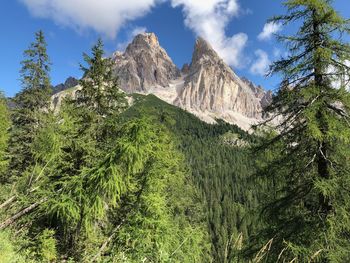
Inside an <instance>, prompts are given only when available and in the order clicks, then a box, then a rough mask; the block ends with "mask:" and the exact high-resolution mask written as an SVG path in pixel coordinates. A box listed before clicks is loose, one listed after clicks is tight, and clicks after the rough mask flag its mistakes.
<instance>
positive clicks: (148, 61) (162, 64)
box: [113, 33, 180, 93]
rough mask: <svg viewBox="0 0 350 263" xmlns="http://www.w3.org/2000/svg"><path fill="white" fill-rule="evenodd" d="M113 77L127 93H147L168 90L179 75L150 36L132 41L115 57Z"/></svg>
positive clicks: (154, 39) (151, 35)
mask: <svg viewBox="0 0 350 263" xmlns="http://www.w3.org/2000/svg"><path fill="white" fill-rule="evenodd" d="M113 59H114V61H115V64H116V66H115V74H116V75H117V76H118V77H119V80H120V84H121V88H122V89H123V90H124V91H126V92H127V93H133V92H142V91H148V90H149V88H150V87H154V86H161V87H167V86H168V85H169V83H170V81H171V80H173V79H176V78H178V77H180V71H179V69H178V68H177V67H176V66H175V64H174V63H173V62H172V60H171V59H170V57H169V56H168V54H167V53H166V52H165V50H164V49H163V48H162V47H160V45H159V42H158V38H157V37H156V35H155V34H153V33H143V34H139V35H137V36H136V37H135V39H134V40H133V41H132V43H131V44H129V45H128V47H127V48H126V50H125V52H124V53H120V52H117V53H115V54H114V56H113Z"/></svg>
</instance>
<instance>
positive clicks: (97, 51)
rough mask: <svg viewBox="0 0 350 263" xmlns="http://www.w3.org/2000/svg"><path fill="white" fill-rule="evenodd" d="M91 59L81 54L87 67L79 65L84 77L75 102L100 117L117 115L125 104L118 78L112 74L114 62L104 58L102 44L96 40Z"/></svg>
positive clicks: (99, 40)
mask: <svg viewBox="0 0 350 263" xmlns="http://www.w3.org/2000/svg"><path fill="white" fill-rule="evenodd" d="M91 51H92V57H90V56H89V55H87V54H85V53H84V54H83V56H84V61H85V62H86V64H87V67H85V66H84V65H81V66H80V67H81V70H82V71H83V73H84V77H83V78H82V79H81V80H80V85H81V87H82V89H81V91H80V92H79V94H78V96H77V102H78V103H80V104H82V105H84V107H88V108H89V109H92V110H94V111H96V112H97V114H98V115H100V116H104V117H105V116H106V115H109V114H119V113H120V112H121V111H123V110H124V109H125V108H126V106H127V102H126V99H125V95H124V94H123V92H121V90H120V89H119V83H118V78H117V77H116V76H115V75H114V74H113V65H114V62H113V61H112V59H111V58H105V57H103V56H104V50H103V42H102V40H101V39H98V41H97V43H96V44H95V45H94V46H93V47H92V50H91Z"/></svg>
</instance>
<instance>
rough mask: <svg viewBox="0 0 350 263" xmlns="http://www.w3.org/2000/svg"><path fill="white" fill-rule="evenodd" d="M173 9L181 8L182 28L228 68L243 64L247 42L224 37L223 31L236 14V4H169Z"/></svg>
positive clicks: (214, 0) (195, 0) (194, 0)
mask: <svg viewBox="0 0 350 263" xmlns="http://www.w3.org/2000/svg"><path fill="white" fill-rule="evenodd" d="M171 3H172V6H173V7H182V10H183V13H184V16H185V25H186V26H187V27H188V28H190V29H191V30H193V31H194V32H195V34H196V35H198V36H201V37H203V38H204V39H206V40H207V41H208V42H209V43H210V44H211V45H212V46H213V48H214V49H215V50H216V51H217V52H218V53H219V55H220V56H221V57H222V58H223V59H224V60H225V61H226V63H228V64H229V65H231V66H234V67H240V66H242V63H244V60H245V59H244V57H243V56H242V52H243V50H244V48H245V46H246V43H247V41H248V36H247V35H246V34H245V33H238V34H235V35H233V36H227V35H226V34H225V29H226V27H227V25H228V23H229V22H230V20H231V19H232V18H233V17H235V16H237V15H238V14H239V10H240V8H239V5H238V2H237V0H171Z"/></svg>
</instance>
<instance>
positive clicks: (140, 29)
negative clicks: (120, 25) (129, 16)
mask: <svg viewBox="0 0 350 263" xmlns="http://www.w3.org/2000/svg"><path fill="white" fill-rule="evenodd" d="M146 31H147V28H146V27H134V28H133V29H132V30H131V32H130V33H128V36H127V39H126V41H124V42H121V43H118V45H117V50H118V51H124V50H125V48H126V47H127V46H128V44H129V43H130V42H131V41H132V40H133V39H134V37H135V36H137V35H138V34H141V33H145V32H146Z"/></svg>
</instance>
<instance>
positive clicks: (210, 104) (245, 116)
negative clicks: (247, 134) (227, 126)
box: [175, 38, 262, 128]
mask: <svg viewBox="0 0 350 263" xmlns="http://www.w3.org/2000/svg"><path fill="white" fill-rule="evenodd" d="M184 80H185V81H184V86H183V88H182V89H181V90H179V94H178V97H177V99H176V101H175V104H176V105H178V106H180V107H182V108H184V109H186V110H189V111H192V112H194V113H195V114H196V113H197V115H199V114H200V113H207V115H208V116H210V117H212V118H224V119H225V120H227V121H229V122H234V123H237V124H239V125H240V126H244V128H245V127H248V125H249V124H250V123H252V122H254V120H256V119H259V118H260V117H261V111H262V108H261V104H260V99H259V98H258V97H256V96H255V94H254V92H253V91H252V90H251V89H250V88H249V87H248V86H247V85H246V84H245V83H244V82H243V81H242V80H241V79H240V78H239V77H238V76H237V75H236V74H235V73H234V72H233V71H232V69H231V68H230V67H229V66H227V65H226V64H225V63H224V61H223V60H222V59H221V58H220V57H219V56H218V54H217V53H216V52H215V51H214V49H213V48H212V47H211V46H210V45H209V44H208V43H207V42H206V41H205V40H204V39H202V38H198V39H197V41H196V44H195V49H194V52H193V57H192V62H191V65H190V69H189V73H188V75H187V76H186V77H185V79H184ZM249 119H251V120H249ZM244 122H246V123H244Z"/></svg>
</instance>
